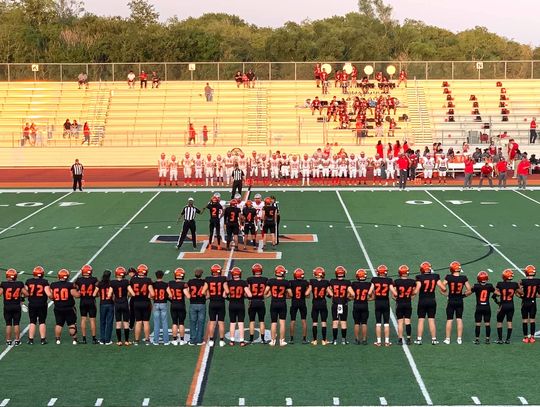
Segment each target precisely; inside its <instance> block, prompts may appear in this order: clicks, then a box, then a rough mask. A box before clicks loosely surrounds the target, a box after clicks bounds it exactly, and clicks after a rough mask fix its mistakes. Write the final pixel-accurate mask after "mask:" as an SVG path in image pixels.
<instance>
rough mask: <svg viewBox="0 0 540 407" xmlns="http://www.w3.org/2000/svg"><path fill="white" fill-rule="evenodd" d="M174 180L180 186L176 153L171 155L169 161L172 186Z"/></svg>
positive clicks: (170, 184)
mask: <svg viewBox="0 0 540 407" xmlns="http://www.w3.org/2000/svg"><path fill="white" fill-rule="evenodd" d="M173 181H174V183H175V185H176V186H178V161H176V156H175V155H173V156H171V161H170V162H169V186H172V183H173Z"/></svg>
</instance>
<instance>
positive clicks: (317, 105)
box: [310, 96, 321, 116]
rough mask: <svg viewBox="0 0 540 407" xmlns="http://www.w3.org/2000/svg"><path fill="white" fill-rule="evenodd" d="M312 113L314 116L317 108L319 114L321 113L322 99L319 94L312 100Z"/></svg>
mask: <svg viewBox="0 0 540 407" xmlns="http://www.w3.org/2000/svg"><path fill="white" fill-rule="evenodd" d="M310 108H311V115H312V116H313V115H314V114H315V110H318V111H319V116H320V115H321V101H320V100H319V97H318V96H315V99H313V100H312V101H311V106H310Z"/></svg>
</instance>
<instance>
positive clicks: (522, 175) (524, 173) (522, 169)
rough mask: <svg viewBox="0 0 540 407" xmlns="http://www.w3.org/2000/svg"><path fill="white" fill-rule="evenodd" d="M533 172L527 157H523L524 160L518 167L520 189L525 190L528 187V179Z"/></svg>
mask: <svg viewBox="0 0 540 407" xmlns="http://www.w3.org/2000/svg"><path fill="white" fill-rule="evenodd" d="M530 171H531V163H530V162H529V160H528V159H527V155H525V154H524V155H523V158H522V159H521V161H520V162H519V164H518V166H517V177H518V188H520V189H525V188H526V187H527V177H528V176H529V173H530Z"/></svg>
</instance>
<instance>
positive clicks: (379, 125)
mask: <svg viewBox="0 0 540 407" xmlns="http://www.w3.org/2000/svg"><path fill="white" fill-rule="evenodd" d="M383 136H384V126H383V122H382V121H381V120H377V121H376V122H375V137H383Z"/></svg>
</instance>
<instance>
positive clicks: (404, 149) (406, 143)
mask: <svg viewBox="0 0 540 407" xmlns="http://www.w3.org/2000/svg"><path fill="white" fill-rule="evenodd" d="M403 152H404V153H405V154H407V153H408V152H409V143H408V142H407V140H404V141H403Z"/></svg>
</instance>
